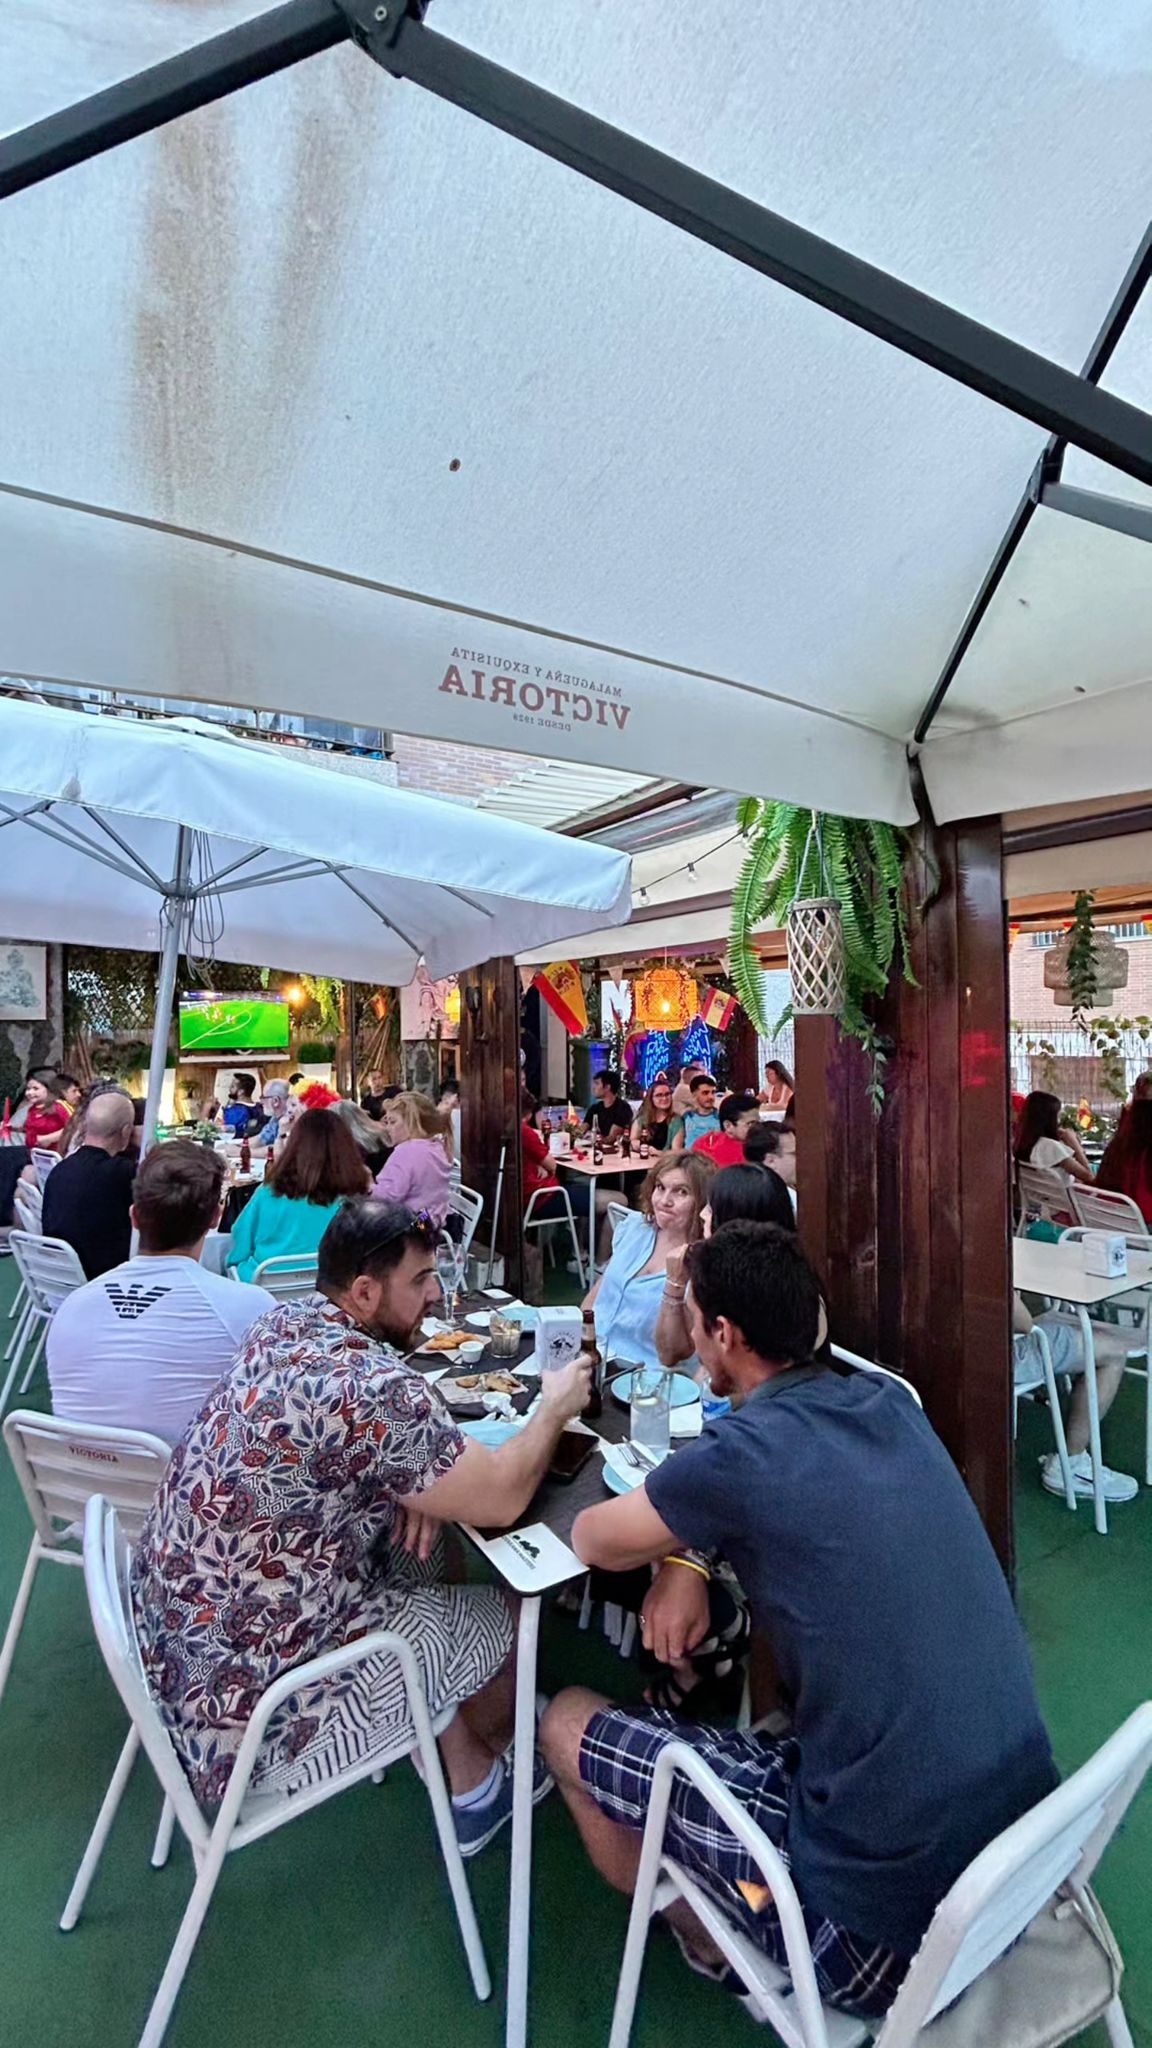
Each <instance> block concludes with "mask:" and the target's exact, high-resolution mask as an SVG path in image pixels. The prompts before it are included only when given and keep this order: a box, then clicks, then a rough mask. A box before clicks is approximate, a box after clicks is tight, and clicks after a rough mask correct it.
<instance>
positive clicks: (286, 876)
mask: <svg viewBox="0 0 1152 2048" xmlns="http://www.w3.org/2000/svg"><path fill="white" fill-rule="evenodd" d="M259 851H260V852H261V853H266V852H267V851H268V849H267V847H264V846H262V847H260V849H259ZM234 865H235V866H236V867H239V866H240V865H241V863H240V862H239V861H236V862H235V863H234ZM225 873H227V870H225ZM330 873H331V869H330V868H329V865H328V862H327V861H314V860H300V861H294V862H293V863H292V865H291V866H290V867H286V868H265V870H264V872H263V874H260V875H241V877H240V880H239V881H238V882H224V883H223V884H222V885H221V886H220V887H217V886H216V884H215V883H214V882H213V883H208V884H206V888H207V889H210V890H211V893H212V894H213V895H214V896H231V895H232V894H233V893H234V892H235V891H236V890H237V889H262V888H263V887H264V885H265V883H269V884H271V883H273V882H310V881H312V880H313V879H314V878H315V876H317V875H327V874H330Z"/></svg>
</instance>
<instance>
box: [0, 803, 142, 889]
mask: <svg viewBox="0 0 1152 2048" xmlns="http://www.w3.org/2000/svg"><path fill="white" fill-rule="evenodd" d="M48 808H49V806H48V805H46V804H37V805H36V806H35V807H34V810H31V811H13V810H11V809H9V807H8V805H7V804H0V810H3V811H4V813H5V816H4V818H3V820H2V822H3V823H4V824H5V825H27V826H28V829H29V831H31V832H42V833H43V834H44V837H45V838H46V839H54V840H55V841H56V843H57V845H59V846H66V847H67V849H68V851H69V853H83V854H84V855H85V856H86V857H87V859H89V860H94V861H98V862H99V863H100V866H101V867H103V868H111V869H112V872H113V874H116V875H125V876H127V878H128V880H129V881H130V882H139V881H141V880H142V876H141V872H140V870H139V868H130V867H129V866H128V865H127V863H126V862H125V861H122V860H117V859H116V858H115V857H114V855H112V854H110V853H102V852H101V851H100V848H99V847H98V846H93V845H92V844H91V842H90V841H89V840H87V839H85V837H84V835H83V833H82V832H80V833H75V836H70V835H71V834H72V833H74V832H75V828H74V827H65V826H62V825H61V824H60V822H59V820H58V819H53V821H52V823H51V824H49V823H48V820H47V819H46V818H43V817H38V816H36V815H35V813H36V812H39V811H42V810H46V809H48Z"/></svg>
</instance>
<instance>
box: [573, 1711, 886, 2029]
mask: <svg viewBox="0 0 1152 2048" xmlns="http://www.w3.org/2000/svg"><path fill="white" fill-rule="evenodd" d="M669 1742H686V1743H687V1744H688V1746H689V1747H690V1748H691V1749H694V1750H695V1751H696V1753H697V1755H699V1756H700V1757H702V1758H703V1760H704V1762H705V1763H706V1764H709V1765H710V1766H711V1768H712V1769H713V1770H714V1771H715V1773H716V1776H717V1777H718V1778H719V1779H720V1780H721V1782H722V1783H723V1784H724V1786H725V1787H726V1788H727V1790H728V1791H729V1792H731V1793H732V1794H733V1795H734V1796H735V1798H737V1799H738V1800H739V1801H740V1804H741V1805H742V1806H743V1807H744V1808H745V1810H746V1811H747V1813H748V1815H749V1818H750V1819H751V1820H753V1821H755V1823H756V1825H757V1827H759V1828H761V1829H762V1830H763V1832H764V1833H765V1834H766V1835H767V1836H768V1838H769V1840H770V1841H771V1842H772V1843H773V1844H774V1845H775V1847H776V1848H777V1849H778V1850H779V1851H780V1853H781V1855H782V1856H783V1857H784V1858H785V1861H787V1854H788V1852H787V1849H786V1848H785V1836H786V1834H787V1828H788V1802H789V1799H790V1797H791V1792H792V1780H793V1778H794V1776H795V1774H796V1770H797V1766H798V1765H799V1762H800V1745H799V1743H798V1742H796V1741H795V1740H794V1739H793V1738H791V1737H788V1738H786V1739H785V1740H784V1741H782V1742H771V1741H768V1740H767V1739H766V1738H764V1737H761V1736H759V1735H752V1734H748V1733H746V1732H744V1731H743V1730H739V1729H730V1728H699V1727H686V1726H685V1725H684V1723H683V1722H679V1721H677V1720H676V1719H675V1718H674V1716H673V1715H671V1714H668V1713H664V1712H661V1711H660V1710H658V1709H657V1708H648V1709H647V1710H646V1711H645V1712H644V1713H643V1714H629V1713H626V1712H625V1711H624V1709H623V1708H617V1707H609V1708H604V1709H602V1710H601V1711H600V1712H599V1713H596V1714H593V1716H592V1719H591V1720H590V1721H589V1723H588V1726H587V1728H586V1729H585V1731H584V1739H583V1741H582V1742H581V1745H580V1776H581V1778H582V1779H583V1781H584V1784H585V1785H586V1786H587V1788H588V1791H589V1793H590V1794H591V1796H592V1798H593V1799H594V1800H595V1801H596V1804H597V1806H598V1807H599V1808H600V1809H601V1812H603V1813H606V1814H607V1815H608V1817H609V1819H610V1820H614V1821H618V1822H619V1823H620V1825H621V1826H622V1827H626V1828H642V1827H643V1826H644V1821H645V1817H646V1815H647V1811H648V1799H649V1795H650V1792H651V1789H652V1773H653V1771H654V1770H655V1768H656V1760H657V1758H658V1756H659V1755H660V1752H661V1750H662V1749H663V1748H664V1747H665V1745H666V1744H667V1743H669ZM664 1853H665V1854H666V1855H667V1856H669V1857H670V1858H671V1859H672V1861H673V1862H674V1863H678V1864H680V1865H681V1867H682V1868H683V1869H684V1870H686V1871H687V1872H688V1874H689V1876H690V1877H692V1878H694V1879H695V1881H696V1882H697V1883H698V1884H699V1885H700V1888H701V1890H702V1891H706V1892H707V1893H708V1895H709V1897H710V1898H712V1899H714V1900H715V1902H716V1904H717V1905H718V1906H719V1907H721V1909H722V1910H723V1912H724V1913H726V1914H727V1916H728V1918H729V1919H730V1920H732V1921H733V1922H734V1923H735V1925H736V1926H737V1927H738V1928H739V1929H740V1931H741V1933H743V1934H746V1935H747V1936H748V1938H749V1940H751V1941H754V1942H755V1943H756V1945H757V1947H759V1948H762V1949H764V1950H765V1951H766V1952H767V1954H768V1955H769V1956H770V1957H771V1958H772V1961H773V1962H774V1963H778V1964H779V1965H780V1966H781V1968H786V1967H787V1957H786V1954H785V1949H784V1937H783V1934H782V1933H781V1930H780V1921H779V1918H778V1916H777V1914H776V1911H775V1909H774V1907H773V1906H772V1904H771V1903H769V1904H768V1905H766V1906H764V1907H762V1908H761V1909H760V1911H758V1912H757V1911H756V1910H754V1908H753V1907H752V1906H751V1905H750V1904H749V1903H748V1901H747V1900H746V1898H745V1896H744V1894H743V1892H742V1891H741V1890H740V1889H739V1887H740V1885H741V1883H746V1884H751V1885H754V1886H756V1887H763V1884H764V1879H763V1875H762V1873H761V1872H760V1870H759V1869H758V1867H757V1866H756V1864H754V1863H753V1861H752V1859H751V1857H750V1856H749V1854H748V1851H747V1850H746V1849H745V1848H744V1846H743V1844H742V1843H741V1842H739V1841H737V1839H736V1837H735V1835H733V1834H731V1833H730V1832H729V1830H728V1829H727V1828H726V1827H725V1825H724V1823H723V1821H722V1820H721V1819H720V1816H719V1815H718V1814H717V1813H716V1812H715V1811H714V1809H713V1808H712V1807H711V1806H709V1805H708V1802H707V1801H706V1800H705V1799H704V1798H703V1796H702V1794H701V1793H700V1792H699V1790H698V1789H697V1787H696V1786H695V1785H693V1784H692V1783H691V1782H690V1781H689V1780H688V1779H687V1778H685V1777H682V1776H677V1777H676V1778H675V1779H674V1780H673V1784H672V1797H671V1799H670V1801H669V1805H668V1821H667V1826H666V1829H665V1834H664ZM801 1905H802V1906H803V1901H801ZM803 1910H804V1922H805V1925H806V1927H807V1929H808V1939H809V1941H810V1943H811V1947H812V1960H813V1962H814V1964H815V1966H816V1983H817V1986H818V1988H819V1991H820V1996H821V1998H823V1999H825V2000H826V2001H827V2003H828V2004H829V2005H836V2006H841V2007H843V2008H844V2009H845V2010H846V2011H848V2012H853V2013H858V2014H860V2015H861V2017H862V2018H865V2019H878V2018H880V2017H881V2015H882V2014H883V2013H885V2012H886V2011H887V2010H888V2007H889V2006H890V2005H891V2003H892V2000H893V1999H894V1998H895V1996H896V1993H897V1991H898V1990H899V1988H900V1984H901V1981H902V1979H903V1977H904V1975H905V1972H906V1971H907V1968H908V1963H909V1958H908V1957H907V1956H902V1955H898V1954H897V1953H896V1951H895V1950H894V1949H890V1948H884V1947H883V1946H881V1945H880V1944H878V1943H876V1942H873V1941H865V1940H863V1939H862V1938H861V1937H860V1936H859V1935H855V1934H850V1933H849V1932H848V1931H847V1929H846V1928H843V1927H837V1926H835V1925H834V1923H833V1922H832V1921H831V1920H826V1919H824V1918H823V1917H822V1916H821V1915H820V1914H819V1913H813V1912H809V1911H808V1909H807V1907H804V1908H803Z"/></svg>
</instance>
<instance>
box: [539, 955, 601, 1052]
mask: <svg viewBox="0 0 1152 2048" xmlns="http://www.w3.org/2000/svg"><path fill="white" fill-rule="evenodd" d="M532 986H533V988H538V989H539V991H540V993H541V995H542V996H543V998H544V1001H545V1002H546V1003H547V1005H548V1008H549V1009H550V1010H551V1011H553V1012H554V1014H555V1015H556V1016H557V1017H559V1019H560V1022H561V1023H562V1025H563V1026H564V1029H565V1031H567V1032H568V1034H569V1036H570V1037H572V1038H581V1037H583V1035H584V1033H585V1032H586V1031H587V1029H588V1005H587V1003H586V1002H585V1001H584V983H583V982H582V981H581V979H580V969H579V968H578V967H577V965H576V962H575V961H574V960H553V962H552V964H551V966H550V967H542V968H541V969H540V971H539V973H538V974H536V975H534V976H533V980H532Z"/></svg>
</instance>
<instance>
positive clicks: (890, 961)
mask: <svg viewBox="0 0 1152 2048" xmlns="http://www.w3.org/2000/svg"><path fill="white" fill-rule="evenodd" d="M738 821H739V825H740V830H741V832H742V833H743V835H744V837H745V839H746V840H747V842H748V852H747V855H746V856H745V860H744V865H743V868H742V869H741V872H740V878H739V880H738V882H737V884H736V888H735V891H734V893H733V897H732V927H731V938H730V945H729V962H730V970H731V975H732V981H733V984H734V986H735V988H736V991H737V994H738V995H739V997H740V1001H741V1002H742V1004H743V1005H744V1008H745V1010H746V1011H747V1012H748V1015H749V1017H751V1019H752V1021H753V1023H754V1024H755V1025H756V1027H757V1029H758V1030H759V1031H761V1032H763V1033H765V1035H768V1034H770V1033H771V1032H772V1031H774V1030H778V1029H779V1027H780V1025H781V1024H782V1023H784V1022H785V1021H786V1020H787V1019H788V1018H789V1017H790V1016H791V1015H792V1014H793V1010H792V1006H791V1005H789V1007H788V1009H787V1010H785V1012H784V1014H783V1016H782V1017H780V1018H776V1019H769V1018H768V1016H767V1015H766V1012H765V1005H764V995H763V983H762V980H761V975H760V963H759V960H758V958H757V953H756V948H755V945H754V942H753V933H754V932H755V931H756V930H757V928H758V927H760V926H762V925H764V924H769V925H772V926H775V927H776V928H777V929H784V930H788V931H789V950H790V957H791V956H792V949H793V945H794V942H795V941H794V933H795V932H796V927H797V925H802V926H804V927H808V928H809V929H808V930H806V931H804V932H803V937H804V944H805V952H804V956H803V961H802V963H798V964H802V965H803V969H804V980H805V983H806V985H807V987H808V988H809V991H811V988H812V986H813V984H815V985H816V986H817V987H818V988H820V987H822V989H823V991H824V994H825V1006H824V1011H823V1013H824V1014H832V1015H835V1016H836V1018H837V1021H838V1023H839V1026H840V1029H841V1030H842V1031H844V1032H846V1033H847V1034H848V1035H849V1036H850V1037H853V1038H856V1039H859V1041H860V1043H861V1044H862V1045H863V1046H864V1048H865V1050H866V1052H867V1053H868V1055H869V1058H870V1060H871V1078H870V1081H869V1089H868V1092H869V1095H870V1097H871V1100H872V1105H873V1108H874V1109H875V1110H876V1112H877V1114H879V1111H880V1109H881V1108H882V1106H883V1102H884V1070H885V1067H886V1065H887V1060H888V1053H889V1047H888V1045H887V1043H886V1042H885V1040H884V1039H883V1037H882V1035H881V1034H880V1033H879V1032H878V1031H877V1028H876V1025H875V1023H874V1021H873V1019H872V1018H871V1017H870V1016H869V1014H868V1009H867V1005H868V1003H869V1000H870V999H871V998H874V997H876V996H879V995H882V994H883V992H884V990H885V989H886V988H887V986H888V981H889V977H890V975H891V973H892V970H893V968H894V967H895V968H896V969H897V970H898V971H899V972H900V973H902V974H903V976H904V978H905V980H907V981H909V982H914V981H915V976H914V975H913V973H912V969H911V965H910V962H909V952H908V899H907V891H906V863H907V859H908V853H909V847H910V841H909V836H908V834H907V833H906V832H903V831H901V830H899V828H898V827H896V826H894V825H884V824H879V823H876V822H874V821H873V820H871V819H865V818H842V817H836V816H833V815H831V814H829V813H828V812H820V811H811V810H807V809H804V808H803V807H801V806H799V805H796V804H783V803H774V802H772V801H771V800H770V799H767V798H757V797H749V798H747V799H746V800H745V801H744V802H743V803H742V804H741V805H740V809H739V812H738ZM794 912H795V913H800V916H799V917H798V918H797V919H796V920H795V921H794V922H793V923H792V925H791V928H790V919H792V914H793V913H794ZM813 922H818V923H819V926H820V930H819V932H818V935H817V938H816V940H815V942H814V943H813V942H812V941H811V939H810V936H809V933H810V928H811V926H812V924H813ZM798 935H799V934H798ZM837 943H838V944H839V946H840V956H841V957H840V971H839V973H838V972H837V968H836V962H835V961H834V959H833V958H832V957H831V955H832V950H833V948H834V946H835V945H836V944H837ZM821 950H822V951H824V952H825V953H826V954H827V955H828V957H827V959H825V960H824V961H823V962H821V961H819V960H817V961H816V966H815V972H812V971H810V970H811V969H812V965H813V958H814V954H815V953H816V952H818V951H821ZM820 1007H821V1005H820V1003H819V1001H817V1002H816V1003H813V1002H812V1001H811V1000H810V999H806V1000H805V1003H804V1010H805V1011H807V1013H808V1014H813V1013H814V1012H817V1013H818V1011H819V1009H820Z"/></svg>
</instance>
